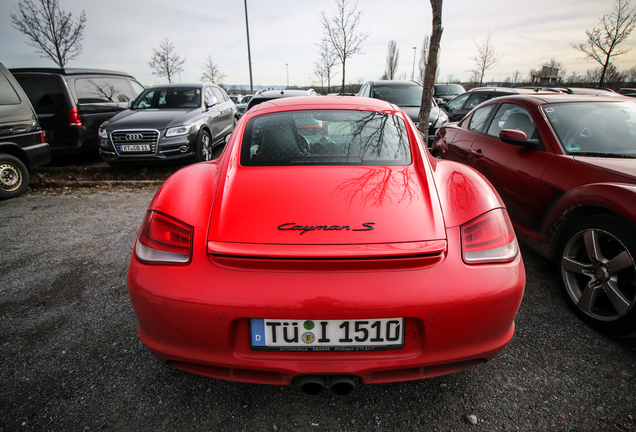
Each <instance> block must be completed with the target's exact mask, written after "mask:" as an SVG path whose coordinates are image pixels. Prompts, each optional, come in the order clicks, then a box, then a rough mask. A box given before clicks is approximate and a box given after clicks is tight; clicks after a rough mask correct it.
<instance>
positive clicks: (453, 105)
mask: <svg viewBox="0 0 636 432" xmlns="http://www.w3.org/2000/svg"><path fill="white" fill-rule="evenodd" d="M468 96H470V94H463V95H461V96H457V97H456V98H455V99H453V100H452V101H450V102H449V103H448V105H446V106H447V108H448V109H449V110H458V109H462V105H464V102H465V101H466V99H468Z"/></svg>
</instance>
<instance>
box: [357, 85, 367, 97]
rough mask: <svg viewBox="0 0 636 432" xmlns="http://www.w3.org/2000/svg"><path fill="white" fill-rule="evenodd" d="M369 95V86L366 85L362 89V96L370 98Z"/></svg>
mask: <svg viewBox="0 0 636 432" xmlns="http://www.w3.org/2000/svg"><path fill="white" fill-rule="evenodd" d="M368 93H369V84H365V85H363V86H362V88H361V89H360V93H359V95H360V96H368Z"/></svg>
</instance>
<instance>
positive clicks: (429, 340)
mask: <svg viewBox="0 0 636 432" xmlns="http://www.w3.org/2000/svg"><path fill="white" fill-rule="evenodd" d="M205 234H206V233H205V232H202V231H199V230H195V253H194V257H193V259H192V262H191V263H190V264H189V265H187V266H160V265H153V266H149V265H145V264H142V263H139V262H138V261H137V260H136V258H135V257H134V254H133V258H132V260H131V264H130V269H129V274H128V287H129V293H130V298H131V301H132V305H133V308H134V310H135V313H136V315H137V319H138V321H139V326H138V331H139V336H140V338H141V340H142V341H143V343H144V344H145V345H146V347H147V348H148V349H149V350H150V352H151V353H152V354H154V355H155V356H156V357H158V358H159V359H161V360H163V361H166V362H170V363H172V364H174V365H175V366H176V367H178V368H181V369H184V370H188V371H191V372H194V373H198V374H202V375H206V376H210V377H214V378H220V379H228V380H233V381H242V382H252V383H263V384H290V383H291V382H292V380H293V378H294V377H296V376H298V375H304V374H353V375H358V376H360V377H361V379H362V381H363V382H364V383H381V382H395V381H407V380H415V379H421V378H428V377H433V376H438V375H444V374H447V373H452V372H456V371H459V370H462V369H467V368H469V367H472V366H475V365H477V364H480V363H483V362H485V361H487V360H490V359H491V358H493V357H494V356H496V355H497V354H498V353H499V352H500V351H501V350H502V349H503V348H504V347H505V345H506V344H507V343H508V342H509V340H510V339H511V337H512V335H513V333H514V317H515V315H516V313H517V311H518V308H519V305H520V302H521V298H522V296H523V290H524V284H525V272H524V269H523V263H522V261H521V257H520V256H518V257H517V258H516V259H515V260H514V261H513V262H511V263H507V264H499V265H481V266H467V265H465V264H464V263H463V262H462V261H461V258H460V257H459V253H458V246H459V238H458V233H457V230H456V229H455V230H452V231H449V237H448V240H449V252H448V253H447V254H446V255H445V257H444V259H443V260H442V261H441V262H437V263H435V264H434V265H430V266H421V267H411V268H408V265H407V266H403V267H399V266H396V267H395V269H392V270H391V269H390V270H386V269H384V270H382V271H377V270H375V269H374V268H373V266H374V264H373V262H371V263H370V265H369V266H368V267H367V268H366V269H362V268H361V266H357V267H356V268H355V269H354V270H345V269H336V270H335V271H334V270H332V271H328V270H326V269H325V270H319V269H314V270H311V271H308V270H307V268H309V266H305V269H304V270H302V271H295V270H293V266H292V267H290V268H287V269H284V268H281V267H280V266H279V267H278V268H277V269H276V270H268V269H267V267H266V266H257V267H256V268H255V269H254V270H249V267H248V266H235V267H232V266H230V265H227V262H223V261H218V262H217V261H216V260H215V258H214V256H212V255H208V254H207V253H206V239H205ZM389 317H405V318H406V320H405V329H404V330H405V343H404V347H403V348H401V349H399V350H388V351H356V352H271V351H254V350H252V349H250V345H249V324H248V323H249V321H248V320H249V318H272V319H277V318H278V319H292V320H303V319H311V320H319V319H373V318H389Z"/></svg>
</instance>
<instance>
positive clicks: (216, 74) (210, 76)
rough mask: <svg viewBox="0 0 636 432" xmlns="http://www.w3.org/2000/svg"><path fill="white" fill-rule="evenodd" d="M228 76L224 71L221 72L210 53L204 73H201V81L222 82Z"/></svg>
mask: <svg viewBox="0 0 636 432" xmlns="http://www.w3.org/2000/svg"><path fill="white" fill-rule="evenodd" d="M226 77H227V75H225V74H224V73H221V70H220V69H219V67H218V66H217V65H216V64H215V63H214V61H213V60H212V57H210V55H209V54H208V57H207V58H206V59H205V64H204V65H203V73H202V74H201V82H210V83H212V84H221V83H222V82H223V80H224V79H225V78H226Z"/></svg>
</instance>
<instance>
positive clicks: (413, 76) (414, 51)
mask: <svg viewBox="0 0 636 432" xmlns="http://www.w3.org/2000/svg"><path fill="white" fill-rule="evenodd" d="M416 50H417V47H413V72H411V81H414V80H415V53H416Z"/></svg>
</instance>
